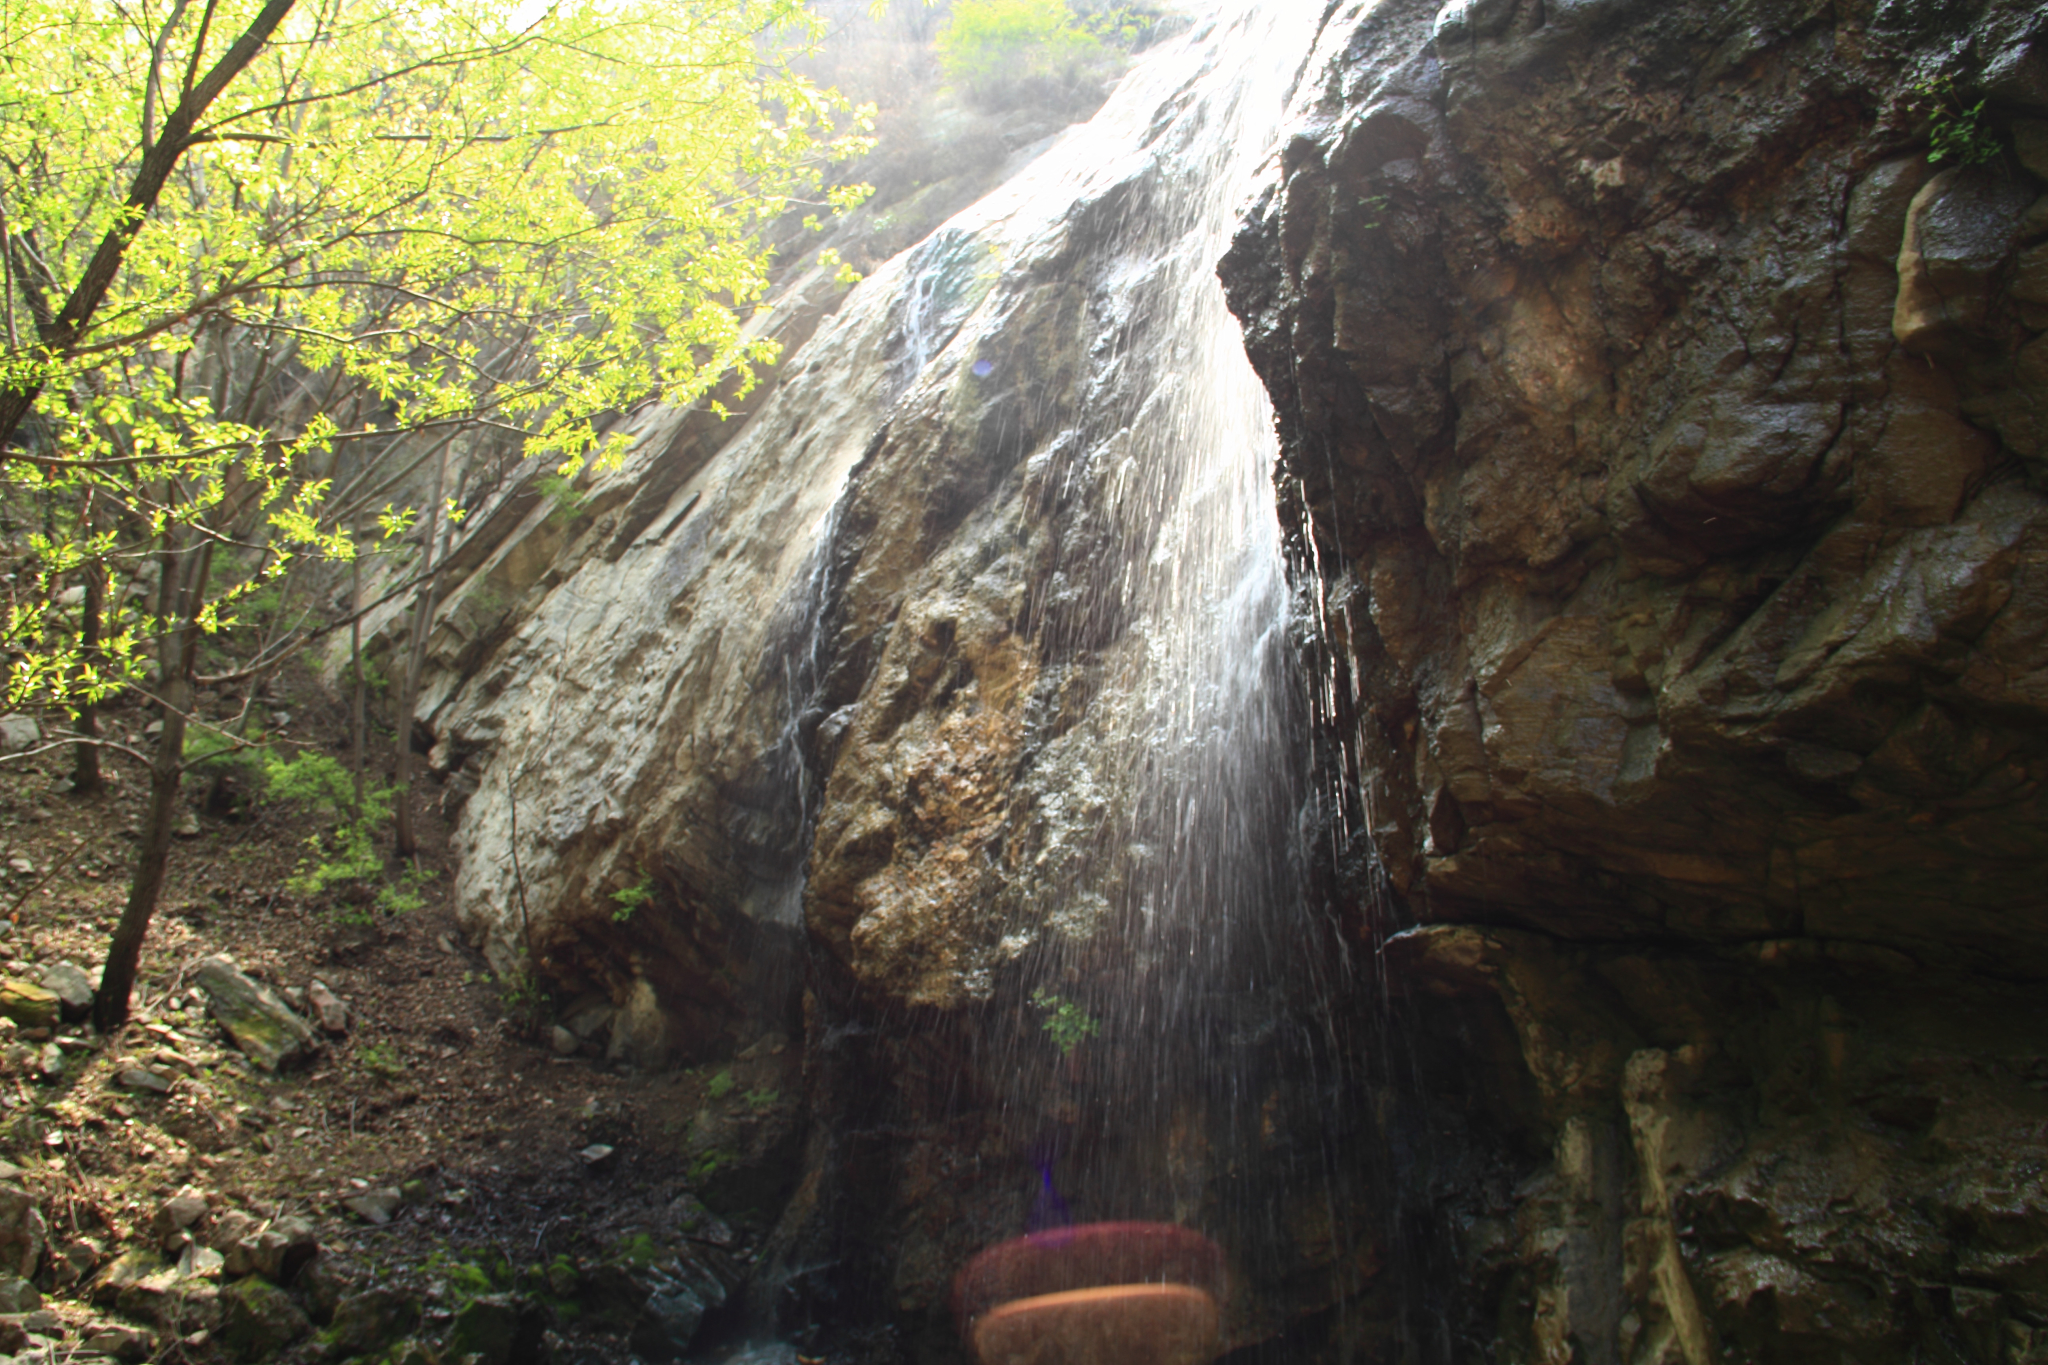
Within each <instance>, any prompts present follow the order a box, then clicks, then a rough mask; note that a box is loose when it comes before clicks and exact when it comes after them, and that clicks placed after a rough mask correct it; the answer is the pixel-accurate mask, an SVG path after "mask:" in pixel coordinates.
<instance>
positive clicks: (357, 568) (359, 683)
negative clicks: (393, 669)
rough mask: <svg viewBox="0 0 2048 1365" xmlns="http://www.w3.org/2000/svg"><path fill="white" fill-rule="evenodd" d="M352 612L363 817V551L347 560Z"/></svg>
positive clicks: (354, 729)
mask: <svg viewBox="0 0 2048 1365" xmlns="http://www.w3.org/2000/svg"><path fill="white" fill-rule="evenodd" d="M348 588H349V611H350V612H351V613H352V615H351V618H350V620H349V623H348V657H349V666H350V667H351V668H353V669H354V670H355V675H356V688H355V691H356V695H355V708H354V714H353V715H352V716H351V717H350V730H351V733H350V736H349V738H350V740H351V742H352V747H353V751H354V755H355V761H354V767H355V776H356V809H355V818H356V819H358V820H360V819H362V818H363V731H364V729H365V727H364V725H363V713H364V711H365V709H366V707H365V704H364V703H365V698H364V695H363V694H364V687H363V559H362V555H361V553H360V552H358V553H357V555H356V557H355V558H353V559H351V560H349V562H348Z"/></svg>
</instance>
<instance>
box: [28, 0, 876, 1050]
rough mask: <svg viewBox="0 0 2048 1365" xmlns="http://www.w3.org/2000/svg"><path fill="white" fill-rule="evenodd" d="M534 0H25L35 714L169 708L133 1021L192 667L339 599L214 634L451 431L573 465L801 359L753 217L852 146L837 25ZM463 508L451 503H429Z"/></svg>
mask: <svg viewBox="0 0 2048 1365" xmlns="http://www.w3.org/2000/svg"><path fill="white" fill-rule="evenodd" d="M519 13H521V14H524V15H527V16H529V17H525V18H516V17H514V15H513V14H512V13H508V7H506V6H504V5H502V4H500V3H496V2H495V0H492V2H489V3H487V2H486V0H454V2H453V3H450V4H444V5H437V6H433V7H429V8H426V9H414V8H411V7H401V6H396V5H381V4H373V3H364V2H363V0H260V3H259V2H258V0H105V2H104V3H100V4H93V5H80V4H77V3H75V0H0V163H4V168H5V172H6V174H5V175H4V177H0V181H4V183H0V272H4V280H0V284H4V290H0V293H4V308H0V326H4V330H5V352H4V359H0V461H4V463H0V497H4V499H5V500H6V501H7V502H9V503H11V504H13V505H14V506H15V507H16V508H17V509H27V510H33V511H34V512H35V513H37V514H38V515H37V519H39V520H40V521H41V523H42V529H41V530H39V531H37V532H35V533H34V534H33V535H32V536H31V537H30V538H29V543H28V547H27V548H28V551H29V553H30V554H31V556H32V557H33V559H34V561H35V584H34V587H33V589H32V590H29V591H26V592H17V594H16V596H15V599H14V601H13V603H12V604H11V606H10V610H9V613H8V616H7V620H6V623H5V627H4V639H0V643H4V644H5V645H6V646H8V647H9V648H10V649H11V650H12V651H13V652H14V653H15V656H16V663H15V665H14V667H13V670H12V672H11V673H10V676H9V679H8V690H9V699H10V702H11V703H12V704H14V705H22V704H35V703H40V704H44V705H53V706H59V707H63V708H65V709H68V710H70V711H72V712H73V713H74V714H75V715H78V716H79V717H80V722H79V725H78V727H77V728H78V731H79V733H78V735H77V738H76V740H75V741H74V742H76V743H79V744H105V743H108V742H109V741H106V740H103V739H97V738H95V737H94V736H93V735H91V734H90V729H91V727H90V725H89V721H90V711H89V709H88V708H89V707H90V706H92V705H93V704H94V703H97V702H98V701H100V700H101V699H103V698H104V697H105V696H106V695H107V694H108V693H109V692H110V691H111V690H113V689H115V688H118V687H133V688H137V689H140V690H142V691H143V692H144V693H145V694H146V695H147V696H149V697H150V698H151V700H152V701H153V702H154V703H155V704H156V705H157V706H158V707H159V709H160V711H161V714H162V721H163V728H162V732H161V737H160V739H159V741H158V743H157V745H156V747H155V752H154V753H153V754H152V755H150V756H149V758H148V760H147V761H148V762H149V764H150V774H151V777H150V782H151V788H150V810H149V816H148V818H147V820H146V822H145V824H144V829H143V835H142V840H141V849H140V852H139V854H138V858H137V863H136V871H135V876H134V879H133V882H132V883H131V886H130V891H129V897H128V903H127V907H126V909H125V911H124V913H123V915H122V917H121V921H120V924H119V927H118V928H117V929H116V931H115V934H114V940H113V943H112V944H111V945H110V948H109V952H108V957H107V964H106V968H105V972H104V974H103V976H102V979H101V983H100V989H99V993H98V996H97V999H96V1001H95V1007H94V1017H95V1020H96V1022H97V1023H98V1024H99V1025H100V1027H102V1028H103V1029H104V1028H111V1027H114V1026H116V1025H118V1024H119V1023H120V1022H122V1021H123V1020H124V1019H125V1018H126V1015H127V1010H128V999H129V995H130V993H131V990H132V987H133V983H134V978H135V974H136V970H137V965H138V963H139V960H140V952H141V946H142V942H143V937H144V935H145V934H146V932H147V928H148V924H149V920H150V917H151V915H152V914H153V911H154V907H155V903H156V899H157V896H158V894H159V891H160V889H161V886H162V882H163V877H164V871H165V867H166V864H167V856H168V849H169V846H170V835H171V831H172V828H173V825H174V823H175V816H176V803H177V794H178V790H179V783H180V777H181V774H182V772H183V771H184V768H185V767H186V766H187V765H186V758H185V735H186V731H187V728H188V726H189V725H190V724H193V723H198V722H197V720H196V718H195V717H194V712H193V706H192V701H193V696H194V693H195V691H196V689H197V687H198V686H199V685H201V684H202V683H206V682H209V681H212V682H220V681H225V680H228V679H242V680H245V681H246V680H247V679H249V678H251V677H254V676H258V675H260V674H261V673H262V672H263V671H264V670H265V669H268V668H273V667H275V666H276V664H277V663H278V662H279V661H280V660H282V659H283V658H285V657H286V656H287V655H288V654H289V653H290V652H291V650H292V649H294V648H295V647H296V646H298V645H299V644H301V643H302V642H303V641H304V640H305V639H306V638H307V637H308V635H309V634H310V633H311V632H312V631H314V630H316V629H319V628H321V627H322V625H323V623H322V622H321V621H320V620H319V619H318V613H317V612H315V611H314V610H313V609H312V607H311V606H310V605H306V606H302V607H301V609H300V610H299V614H298V615H297V616H296V617H294V616H293V615H292V614H291V613H290V612H288V611H286V610H284V609H283V606H282V605H281V604H275V603H274V604H273V609H272V611H271V612H270V613H269V619H268V623H267V624H266V625H265V627H264V629H263V630H262V631H260V632H259V633H258V634H257V635H256V636H255V638H254V643H253V645H252V649H251V652H250V653H249V654H248V656H247V657H244V658H242V659H239V660H236V661H234V662H233V663H232V665H231V666H229V667H227V668H224V669H222V670H221V671H219V672H217V673H215V674H214V675H212V676H208V675H206V674H203V673H202V672H201V664H202V654H203V653H204V652H205V649H206V647H208V646H209V645H210V644H211V643H212V642H215V641H217V640H218V639H220V638H221V637H222V632H223V631H224V630H225V629H226V628H227V627H228V626H229V625H230V624H231V623H232V622H233V620H234V619H235V617H236V615H237V613H238V612H239V611H240V610H241V609H243V608H244V607H246V606H248V605H249V604H250V603H251V602H252V601H253V600H254V599H255V595H256V594H258V593H261V592H265V591H273V592H274V589H275V588H276V587H277V586H278V585H279V584H280V580H281V578H282V576H283V575H285V574H286V573H287V572H288V571H289V570H291V569H293V568H294V567H295V566H298V565H302V564H304V563H306V562H308V561H309V560H319V559H334V560H347V559H349V558H351V557H352V556H353V555H354V554H355V553H356V549H357V547H356V544H355V541H354V539H353V537H352V536H351V534H350V531H351V529H352V528H353V527H354V526H355V525H356V524H357V522H358V519H359V518H360V517H363V516H365V515H374V516H375V517H376V518H377V519H378V522H379V524H380V526H381V528H382V530H383V532H384V533H385V535H386V536H393V535H396V534H398V533H399V532H402V531H404V530H405V529H406V528H407V527H408V526H410V524H411V522H412V520H413V514H412V513H411V512H410V511H406V510H401V505H402V503H403V501H404V498H403V497H402V496H400V494H402V492H403V491H404V490H405V489H407V488H408V487H410V486H411V484H410V483H409V481H410V480H411V479H412V478H413V476H414V472H415V471H416V470H418V469H419V468H421V467H422V466H424V465H425V464H426V462H427V461H429V460H434V459H439V458H441V457H443V456H445V455H446V454H447V453H448V451H449V450H450V447H451V446H460V447H461V448H462V449H463V450H464V451H465V452H466V453H468V454H471V455H476V454H478V453H479V452H480V450H481V449H482V448H484V447H489V446H492V445H495V446H496V447H497V448H498V449H499V450H500V451H501V452H502V451H507V450H509V451H511V452H513V453H514V454H529V455H530V454H534V453H540V454H544V455H546V456H547V457H549V458H550V459H552V460H554V461H556V462H557V463H558V465H559V469H560V472H561V473H562V475H563V476H564V477H572V476H573V475H574V474H575V473H576V472H577V471H578V470H580V469H581V468H582V467H583V466H584V464H585V463H586V462H587V461H589V460H591V459H593V458H598V459H603V458H607V457H608V455H609V454H610V453H611V452H610V451H608V449H607V448H606V446H605V445H604V443H603V438H602V432H603V430H604V425H605V422H606V420H607V419H608V418H609V417H610V416H611V415H613V414H616V413H617V412H619V411H620V410H622V409H624V408H625V407H627V406H629V405H631V404H634V403H636V402H639V401H641V400H643V399H646V398H649V397H661V398H665V399H667V400H669V401H672V402H691V401H695V400H698V399H700V398H702V397H703V396H704V395H705V394H706V393H707V392H708V391H709V390H710V388H711V386H712V385H713V384H714V383H716V382H717V381H719V380H720V379H721V378H723V377H725V376H727V375H729V374H732V373H733V372H735V371H737V372H738V374H739V376H740V379H741V382H742V386H744V384H745V383H746V382H749V381H751V378H752V367H753V366H754V365H757V364H760V363H764V362H767V361H769V360H771V359H772V358H773V356H774V352H775V347H774V345H773V344H772V342H769V341H765V340H762V339H758V338H750V337H749V336H747V335H746V333H745V332H744V330H743V316H742V314H743V311H744V310H745V309H747V308H748V307H749V305H750V304H751V303H752V302H754V301H755V300H756V299H758V298H759V296H760V295H761V293H762V291H763V289H764V288H765V286H766V283H767V269H768V260H767V252H766V250H765V249H764V248H763V246H762V245H761V239H760V236H759V234H758V229H759V228H760V227H761V226H762V225H764V224H765V223H766V222H767V221H768V220H769V219H772V218H774V217H775V216H777V215H779V214H781V213H782V212H783V211H784V210H785V209H786V208H787V207H788V206H789V205H790V203H791V202H792V199H793V197H794V196H797V195H801V194H804V193H807V192H810V191H812V190H814V189H815V188H816V186H817V185H818V184H819V183H820V176H819V168H820V163H821V162H822V161H824V160H826V159H827V158H829V157H831V156H834V155H844V154H847V153H849V152H851V151H854V150H857V149H858V148H859V146H860V145H861V144H860V143H859V142H858V140H856V139H851V138H848V137H845V136H843V135H842V134H840V133H839V132H838V130H836V129H835V128H834V126H833V121H834V118H835V117H836V111H837V106H836V103H835V101H834V99H833V98H832V97H831V96H830V95H829V92H820V91H818V90H816V89H814V88H813V87H811V86H810V85H808V84H807V83H805V82H804V81H803V80H801V79H799V78H798V77H796V76H795V75H793V74H792V73H791V71H790V70H789V68H788V66H787V64H786V61H785V58H786V56H787V55H788V53H789V52H790V51H791V50H792V48H793V47H794V46H796V45H800V44H802V43H803V42H805V41H808V40H809V38H810V37H811V35H812V34H813V32H814V30H813V27H812V24H811V21H810V18H809V15H808V12H807V11H806V9H805V7H804V5H803V3H802V0H722V3H720V4H717V5H708V6H696V5H692V6H676V5H673V4H670V3H666V2H665V0H564V2H563V3H560V4H557V5H556V6H554V7H553V8H550V9H548V10H546V11H545V12H543V13H540V14H538V15H537V16H534V15H532V12H531V11H530V10H528V11H520V12H519ZM857 197H858V192H857V191H848V192H839V193H837V194H836V195H835V196H834V198H835V200H836V201H837V203H839V204H841V205H843V204H845V203H847V202H850V201H852V200H854V199H856V198H857ZM441 467H443V468H445V465H444V466H441ZM454 514H455V509H453V508H444V507H442V506H441V505H440V503H439V498H438V496H437V499H436V505H435V506H434V507H433V508H432V509H430V518H429V519H430V522H432V521H438V520H439V519H440V518H442V517H444V516H448V517H452V516H453V515H454ZM431 541H432V536H431V535H430V536H429V543H430V546H431ZM431 553H432V551H431V548H430V549H429V551H428V554H431ZM103 576H105V577H107V578H109V579H110V580H111V581H110V583H109V586H108V587H107V589H106V590H105V591H96V590H89V591H88V592H87V593H86V595H85V599H86V600H85V602H84V603H82V604H80V605H81V608H82V614H81V615H79V616H73V615H70V614H68V613H67V612H65V611H62V610H60V609H59V606H60V603H61V601H62V591H63V588H64V585H66V584H67V583H69V582H71V581H72V580H74V579H76V580H79V581H81V582H83V583H85V584H98V583H99V582H101V581H102V577H103ZM420 577H421V578H422V579H425V580H427V581H428V582H429V584H430V582H431V575H430V574H424V573H423V574H421V575H420ZM282 586H283V588H284V590H285V593H286V595H288V594H289V592H290V588H291V584H290V582H289V580H285V581H284V582H283V583H282ZM423 605H426V604H425V603H423ZM327 624H331V623H327ZM244 719H246V716H245V717H244ZM216 728H218V729H220V730H222V731H223V732H224V740H225V742H228V743H231V744H239V743H245V742H248V736H247V734H246V733H245V731H244V727H242V726H238V725H225V726H216ZM400 742H401V744H403V743H404V742H405V736H403V735H401V737H400ZM137 756H138V757H140V755H137Z"/></svg>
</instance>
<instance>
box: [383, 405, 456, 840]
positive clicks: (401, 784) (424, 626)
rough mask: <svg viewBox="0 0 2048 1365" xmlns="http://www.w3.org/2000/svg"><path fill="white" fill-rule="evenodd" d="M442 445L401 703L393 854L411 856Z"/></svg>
mask: <svg viewBox="0 0 2048 1365" xmlns="http://www.w3.org/2000/svg"><path fill="white" fill-rule="evenodd" d="M452 444H453V442H444V443H443V444H442V446H441V459H440V461H439V463H437V464H436V465H435V466H434V501H433V503H432V505H431V507H430V508H429V510H428V512H427V551H426V553H427V562H426V563H425V564H424V565H422V566H421V573H422V579H423V581H422V582H421V583H420V596H419V604H418V605H417V606H416V607H415V608H414V609H413V622H412V643H411V646H410V647H409V648H408V649H407V650H406V655H405V690H404V693H403V695H402V696H401V697H400V698H399V703H398V776H397V780H396V782H395V784H394V785H395V786H396V787H397V789H398V790H397V801H398V807H397V809H398V821H397V830H396V836H395V838H394V840H393V847H392V850H391V851H392V853H393V854H394V855H395V856H397V857H400V858H410V857H411V856H412V855H413V854H414V853H415V852H417V851H418V850H419V838H418V836H417V834H416V833H415V832H414V830H413V827H412V726H413V710H414V708H416V707H417V706H418V705H419V700H420V669H421V665H422V664H423V663H424V662H425V660H426V656H427V637H428V636H429V635H430V634H432V633H433V628H434V584H435V582H436V581H437V580H438V578H439V577H440V560H439V559H438V558H436V557H435V553H434V552H435V550H436V549H437V548H438V542H439V540H440V535H441V510H442V509H441V499H442V497H443V495H444V494H445V493H446V492H447V488H448V447H449V446H450V445H452Z"/></svg>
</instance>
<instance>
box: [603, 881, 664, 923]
mask: <svg viewBox="0 0 2048 1365" xmlns="http://www.w3.org/2000/svg"><path fill="white" fill-rule="evenodd" d="M653 899H654V877H653V876H652V875H651V874H650V875H648V876H645V877H642V878H641V879H640V880H639V881H637V882H635V883H634V884H633V885H631V886H627V887H621V888H620V889H619V890H617V891H614V892H612V904H613V909H612V920H613V921H614V922H615V923H618V924H624V923H625V922H626V921H627V920H629V919H631V918H633V912H634V911H636V910H638V909H639V908H640V907H641V906H643V905H645V904H647V903H648V902H649V901H651V900H653Z"/></svg>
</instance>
